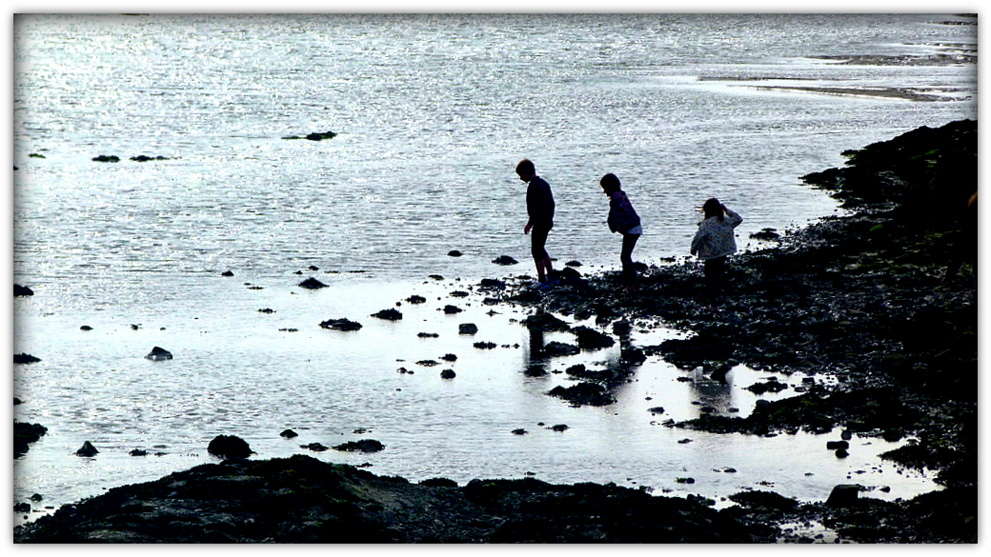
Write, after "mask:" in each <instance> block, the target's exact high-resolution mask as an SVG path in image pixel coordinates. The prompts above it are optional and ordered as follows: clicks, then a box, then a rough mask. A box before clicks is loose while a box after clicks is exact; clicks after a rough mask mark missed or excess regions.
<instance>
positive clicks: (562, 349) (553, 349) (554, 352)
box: [543, 340, 582, 358]
mask: <svg viewBox="0 0 991 557" xmlns="http://www.w3.org/2000/svg"><path fill="white" fill-rule="evenodd" d="M581 351H582V349H581V348H578V347H577V346H575V345H574V344H567V343H564V342H559V341H556V340H554V341H551V342H548V343H547V344H545V345H544V350H543V352H544V354H545V355H546V356H547V357H549V358H553V357H558V356H574V355H576V354H580V353H581Z"/></svg>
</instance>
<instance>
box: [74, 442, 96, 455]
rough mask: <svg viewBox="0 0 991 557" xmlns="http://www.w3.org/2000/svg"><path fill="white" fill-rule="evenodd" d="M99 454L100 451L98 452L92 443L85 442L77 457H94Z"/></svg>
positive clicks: (77, 452)
mask: <svg viewBox="0 0 991 557" xmlns="http://www.w3.org/2000/svg"><path fill="white" fill-rule="evenodd" d="M99 452H100V451H98V450H96V447H94V446H93V444H92V443H90V442H89V441H85V442H84V443H83V446H82V447H79V449H78V450H77V451H76V456H89V457H92V456H96V455H97V454H99Z"/></svg>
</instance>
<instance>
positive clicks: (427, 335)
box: [416, 333, 440, 338]
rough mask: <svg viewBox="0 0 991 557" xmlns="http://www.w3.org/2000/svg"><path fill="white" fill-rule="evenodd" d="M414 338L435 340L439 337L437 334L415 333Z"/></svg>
mask: <svg viewBox="0 0 991 557" xmlns="http://www.w3.org/2000/svg"><path fill="white" fill-rule="evenodd" d="M416 336H418V337H420V338H437V337H439V336H440V335H439V334H437V333H416Z"/></svg>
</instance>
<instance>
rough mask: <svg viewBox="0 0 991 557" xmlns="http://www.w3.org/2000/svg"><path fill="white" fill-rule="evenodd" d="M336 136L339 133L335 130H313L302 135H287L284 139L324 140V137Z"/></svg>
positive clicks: (331, 137)
mask: <svg viewBox="0 0 991 557" xmlns="http://www.w3.org/2000/svg"><path fill="white" fill-rule="evenodd" d="M335 137H337V134H336V133H335V132H320V133H318V132H313V133H308V134H306V135H304V136H302V137H300V136H298V135H287V136H285V137H283V138H282V139H309V140H310V141H323V140H324V139H333V138H335Z"/></svg>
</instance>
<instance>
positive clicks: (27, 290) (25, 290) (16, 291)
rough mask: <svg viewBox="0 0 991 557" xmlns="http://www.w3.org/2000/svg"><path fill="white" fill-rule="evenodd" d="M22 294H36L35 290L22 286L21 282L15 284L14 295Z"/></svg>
mask: <svg viewBox="0 0 991 557" xmlns="http://www.w3.org/2000/svg"><path fill="white" fill-rule="evenodd" d="M20 296H34V290H31V289H30V288H28V287H27V286H21V285H20V284H15V285H14V297H20Z"/></svg>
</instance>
